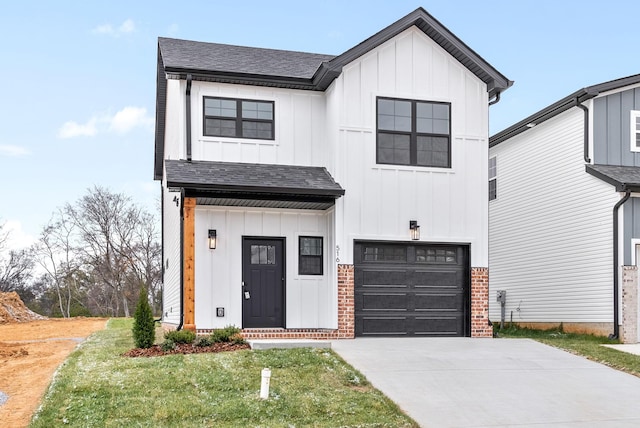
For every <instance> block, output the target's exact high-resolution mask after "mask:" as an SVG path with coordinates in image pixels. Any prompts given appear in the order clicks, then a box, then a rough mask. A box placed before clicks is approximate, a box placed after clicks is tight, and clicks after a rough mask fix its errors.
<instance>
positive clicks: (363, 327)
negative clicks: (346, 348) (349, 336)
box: [356, 317, 409, 336]
mask: <svg viewBox="0 0 640 428" xmlns="http://www.w3.org/2000/svg"><path fill="white" fill-rule="evenodd" d="M360 321H361V322H360V324H359V325H358V327H360V331H357V330H356V334H357V335H358V336H406V335H407V331H408V330H409V328H408V325H407V324H408V322H409V320H408V319H407V318H406V317H394V318H391V317H363V318H362V319H361V320H360Z"/></svg>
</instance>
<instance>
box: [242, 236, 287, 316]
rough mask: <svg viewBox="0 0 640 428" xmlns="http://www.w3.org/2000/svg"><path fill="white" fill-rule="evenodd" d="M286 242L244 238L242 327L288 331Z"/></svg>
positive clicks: (275, 239)
mask: <svg viewBox="0 0 640 428" xmlns="http://www.w3.org/2000/svg"><path fill="white" fill-rule="evenodd" d="M284 272H285V270H284V238H269V239H263V238H243V243H242V327H243V328H273V327H285V323H284V283H285V278H284Z"/></svg>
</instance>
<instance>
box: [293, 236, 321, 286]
mask: <svg viewBox="0 0 640 428" xmlns="http://www.w3.org/2000/svg"><path fill="white" fill-rule="evenodd" d="M303 239H317V240H320V246H319V247H317V248H319V249H320V254H302V248H303V246H302V240H303ZM305 259H320V265H319V268H320V270H319V271H307V270H305V266H303V260H305ZM298 275H314V276H318V275H324V238H323V237H322V236H311V235H304V236H299V237H298Z"/></svg>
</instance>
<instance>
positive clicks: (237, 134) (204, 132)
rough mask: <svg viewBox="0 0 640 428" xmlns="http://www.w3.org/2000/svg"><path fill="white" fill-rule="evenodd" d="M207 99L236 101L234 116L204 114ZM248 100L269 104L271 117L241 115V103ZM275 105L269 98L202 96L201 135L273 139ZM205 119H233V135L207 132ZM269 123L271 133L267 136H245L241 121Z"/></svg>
mask: <svg viewBox="0 0 640 428" xmlns="http://www.w3.org/2000/svg"><path fill="white" fill-rule="evenodd" d="M208 99H213V100H225V101H235V103H236V116H235V117H230V116H215V115H207V114H206V111H207V110H206V103H207V101H206V100H208ZM243 102H250V103H262V104H271V119H258V118H247V117H243V116H242V103H243ZM275 117H276V106H275V101H269V100H255V99H248V98H228V97H214V96H203V97H202V135H204V136H205V137H226V138H244V139H251V140H275V133H276V120H275ZM207 119H219V120H233V121H235V135H221V134H207ZM245 122H246V123H270V124H271V135H270V136H269V137H267V138H265V137H256V136H245V135H244V131H243V126H242V125H243V123H245Z"/></svg>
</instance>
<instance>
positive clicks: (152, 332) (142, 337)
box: [132, 288, 156, 348]
mask: <svg viewBox="0 0 640 428" xmlns="http://www.w3.org/2000/svg"><path fill="white" fill-rule="evenodd" d="M132 331H133V341H134V342H135V344H136V348H150V347H151V346H153V342H154V341H155V340H156V326H155V321H154V320H153V313H152V312H151V306H149V299H147V291H146V290H145V289H144V288H142V289H141V290H140V297H139V298H138V304H137V305H136V311H135V312H134V314H133V328H132Z"/></svg>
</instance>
